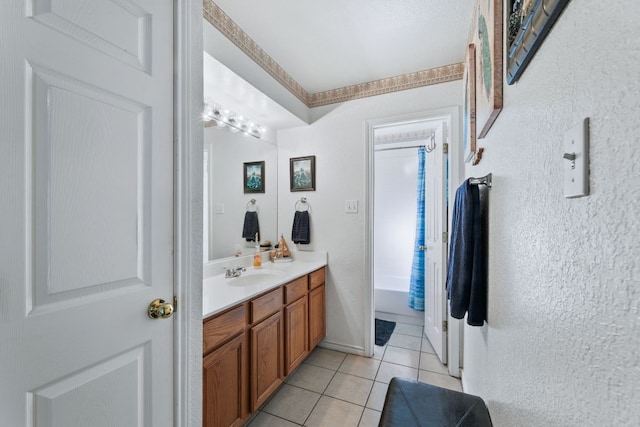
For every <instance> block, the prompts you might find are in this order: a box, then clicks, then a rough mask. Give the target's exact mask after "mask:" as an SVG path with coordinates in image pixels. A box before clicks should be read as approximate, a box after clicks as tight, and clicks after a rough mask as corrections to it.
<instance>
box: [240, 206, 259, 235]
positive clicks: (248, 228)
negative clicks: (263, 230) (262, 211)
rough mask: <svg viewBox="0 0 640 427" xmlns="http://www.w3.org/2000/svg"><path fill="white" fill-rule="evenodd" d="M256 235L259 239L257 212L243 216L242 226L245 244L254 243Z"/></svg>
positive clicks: (248, 212)
mask: <svg viewBox="0 0 640 427" xmlns="http://www.w3.org/2000/svg"><path fill="white" fill-rule="evenodd" d="M256 233H257V234H258V238H260V236H259V234H260V225H259V224H258V212H250V211H247V213H245V214H244V226H243V227H242V237H244V238H245V239H247V242H254V241H255V240H256Z"/></svg>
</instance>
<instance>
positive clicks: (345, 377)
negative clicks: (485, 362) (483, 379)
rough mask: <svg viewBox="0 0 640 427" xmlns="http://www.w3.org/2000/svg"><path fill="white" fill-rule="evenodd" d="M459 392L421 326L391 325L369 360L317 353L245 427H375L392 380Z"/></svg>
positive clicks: (354, 356) (344, 355)
mask: <svg viewBox="0 0 640 427" xmlns="http://www.w3.org/2000/svg"><path fill="white" fill-rule="evenodd" d="M396 376H397V377H404V378H411V379H414V380H415V379H417V380H418V381H422V382H425V383H430V384H435V385H438V386H440V387H446V388H450V389H452V390H457V391H462V386H461V385H460V380H458V379H457V378H453V377H450V376H449V375H448V373H447V368H446V366H443V365H442V364H440V361H439V360H438V357H437V356H436V355H435V354H434V351H433V349H432V347H431V344H429V341H427V339H426V338H424V337H423V335H422V326H419V325H411V324H407V323H396V327H395V329H394V331H393V334H392V335H391V338H390V339H389V342H388V343H387V344H386V345H385V346H383V347H379V346H376V348H375V353H374V355H373V357H372V358H368V357H362V356H356V355H353V354H347V353H342V352H339V351H333V350H327V349H324V348H316V349H315V350H314V351H313V353H311V354H310V355H309V357H308V358H307V359H306V360H305V361H304V363H303V364H302V365H300V367H298V369H297V370H296V371H295V372H294V373H293V374H292V375H291V376H290V377H289V378H288V379H287V381H286V382H285V384H283V385H282V387H280V389H279V390H278V391H277V392H276V393H275V394H274V395H273V396H272V397H271V399H270V400H269V401H267V402H266V403H265V404H264V405H263V406H262V408H260V410H259V411H258V412H257V413H256V416H255V417H254V418H253V419H251V420H250V422H249V424H248V427H289V426H301V425H302V426H309V427H333V426H342V427H350V426H353V427H368V426H377V425H378V421H379V420H380V411H381V410H382V405H383V403H384V397H385V395H386V393H387V386H388V384H389V381H390V380H391V378H393V377H396Z"/></svg>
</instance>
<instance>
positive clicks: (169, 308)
mask: <svg viewBox="0 0 640 427" xmlns="http://www.w3.org/2000/svg"><path fill="white" fill-rule="evenodd" d="M147 314H148V315H149V317H150V318H152V319H168V318H169V317H171V315H172V314H173V305H172V304H171V303H168V302H165V301H164V300H163V299H160V298H158V299H154V300H153V301H151V304H149V308H147Z"/></svg>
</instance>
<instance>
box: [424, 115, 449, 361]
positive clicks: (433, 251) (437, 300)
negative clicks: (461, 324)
mask: <svg viewBox="0 0 640 427" xmlns="http://www.w3.org/2000/svg"><path fill="white" fill-rule="evenodd" d="M445 132H446V128H445V123H444V122H442V123H441V124H440V125H439V126H438V127H437V129H436V131H435V143H436V148H435V150H433V151H432V152H431V153H428V154H427V159H426V170H425V180H426V183H425V185H426V197H425V202H426V209H425V216H426V218H425V240H426V242H425V243H426V247H427V252H426V256H425V263H426V265H425V291H424V299H425V302H424V306H425V307H424V331H425V334H426V335H427V338H428V339H429V341H430V342H431V345H432V346H433V349H434V350H435V352H436V354H437V355H438V357H439V358H440V361H441V362H442V363H447V333H446V329H445V326H444V325H445V320H446V319H447V298H446V293H445V288H444V287H445V279H446V253H447V252H446V245H447V243H446V242H447V239H446V238H445V237H444V234H443V233H444V232H445V231H446V230H447V205H446V201H445V197H446V195H445V192H446V189H445V186H446V176H445V173H446V171H445V155H446V154H445V151H444V150H443V146H444V143H445V142H446V141H445Z"/></svg>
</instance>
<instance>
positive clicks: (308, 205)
mask: <svg viewBox="0 0 640 427" xmlns="http://www.w3.org/2000/svg"><path fill="white" fill-rule="evenodd" d="M299 204H303V205H306V206H307V211H308V212H311V205H310V204H309V202H307V198H306V197H301V198H300V200H297V201H296V204H295V206H294V207H293V208H294V209H295V210H298V205H299Z"/></svg>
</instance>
